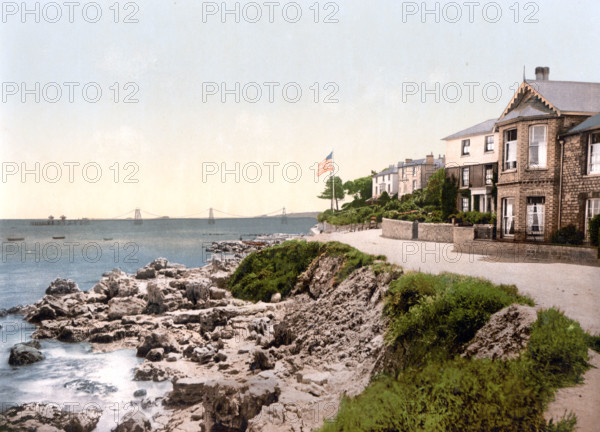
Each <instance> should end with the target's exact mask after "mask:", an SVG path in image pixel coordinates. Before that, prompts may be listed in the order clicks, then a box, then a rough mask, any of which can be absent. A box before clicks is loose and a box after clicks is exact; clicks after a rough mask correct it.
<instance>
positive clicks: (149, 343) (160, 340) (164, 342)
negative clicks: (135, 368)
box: [137, 330, 179, 357]
mask: <svg viewBox="0 0 600 432" xmlns="http://www.w3.org/2000/svg"><path fill="white" fill-rule="evenodd" d="M154 348H162V349H163V353H171V352H179V344H178V343H177V341H176V340H175V338H174V337H173V336H172V335H171V334H169V333H168V332H167V331H166V330H157V331H154V332H152V333H151V334H150V335H149V336H146V337H145V338H144V340H143V341H142V343H141V344H139V345H138V347H137V356H138V357H146V354H148V352H149V351H150V350H152V349H154Z"/></svg>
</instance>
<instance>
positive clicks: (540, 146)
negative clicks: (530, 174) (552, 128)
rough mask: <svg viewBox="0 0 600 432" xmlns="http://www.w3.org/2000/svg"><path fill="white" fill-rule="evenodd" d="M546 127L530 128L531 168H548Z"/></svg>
mask: <svg viewBox="0 0 600 432" xmlns="http://www.w3.org/2000/svg"><path fill="white" fill-rule="evenodd" d="M546 147H547V146H546V126H543V125H542V126H531V127H530V128H529V167H530V168H545V167H546Z"/></svg>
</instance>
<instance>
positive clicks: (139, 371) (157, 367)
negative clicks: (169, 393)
mask: <svg viewBox="0 0 600 432" xmlns="http://www.w3.org/2000/svg"><path fill="white" fill-rule="evenodd" d="M173 375H176V374H175V373H174V372H173V370H172V369H170V368H165V367H162V366H161V364H160V363H159V364H156V363H148V362H144V363H142V364H141V365H138V366H137V367H136V368H135V370H134V372H133V379H134V380H136V381H154V382H162V381H166V380H168V379H169V378H171V377H172V376H173Z"/></svg>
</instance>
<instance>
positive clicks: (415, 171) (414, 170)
mask: <svg viewBox="0 0 600 432" xmlns="http://www.w3.org/2000/svg"><path fill="white" fill-rule="evenodd" d="M416 175H417V167H416V166H414V167H413V177H414V176H416Z"/></svg>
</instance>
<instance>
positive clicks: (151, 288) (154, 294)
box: [146, 282, 168, 313]
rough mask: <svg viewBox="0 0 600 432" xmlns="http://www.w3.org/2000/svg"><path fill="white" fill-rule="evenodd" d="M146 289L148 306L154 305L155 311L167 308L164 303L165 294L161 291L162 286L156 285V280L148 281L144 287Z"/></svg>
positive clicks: (159, 311)
mask: <svg viewBox="0 0 600 432" xmlns="http://www.w3.org/2000/svg"><path fill="white" fill-rule="evenodd" d="M146 291H147V292H148V307H149V308H150V307H151V306H153V305H155V306H156V307H155V308H153V309H154V310H155V311H156V313H162V312H164V311H166V310H167V309H168V307H167V306H166V305H165V294H164V292H163V288H162V287H161V286H160V285H158V284H157V283H156V282H149V283H148V286H147V287H146Z"/></svg>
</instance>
